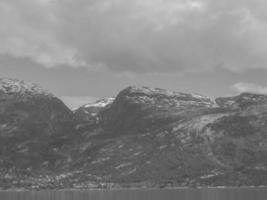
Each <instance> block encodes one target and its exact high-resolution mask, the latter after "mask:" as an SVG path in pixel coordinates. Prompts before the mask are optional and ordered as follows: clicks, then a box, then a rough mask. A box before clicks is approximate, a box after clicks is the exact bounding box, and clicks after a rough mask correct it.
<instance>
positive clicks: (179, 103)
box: [0, 79, 267, 189]
mask: <svg viewBox="0 0 267 200" xmlns="http://www.w3.org/2000/svg"><path fill="white" fill-rule="evenodd" d="M0 80H2V79H0ZM6 82H8V83H7V84H9V87H7V88H10V87H11V88H15V89H11V90H10V89H9V90H7V92H2V93H1V91H2V90H0V99H1V102H2V103H1V102H0V137H1V141H2V143H1V145H0V163H2V165H0V166H2V167H0V187H2V188H3V189H7V188H11V187H18V188H32V189H40V188H49V187H52V188H69V187H71V188H99V187H148V188H151V187H184V186H188V187H196V186H250V185H255V186H256V185H267V181H266V180H267V133H266V130H267V129H266V128H267V95H260V94H252V93H242V94H240V95H237V96H234V97H219V98H216V99H211V98H209V97H206V96H202V95H198V94H188V93H182V92H171V91H168V90H164V89H159V88H150V87H135V86H130V87H127V88H125V89H124V90H122V91H121V92H119V94H118V95H117V96H116V98H114V99H113V98H109V99H102V100H99V101H97V102H96V103H92V104H88V105H84V106H81V107H80V108H78V109H77V110H75V111H74V112H73V111H70V109H68V108H67V107H66V106H65V105H64V103H63V102H62V101H60V100H59V99H58V98H56V97H55V96H54V95H51V94H50V93H49V92H47V91H46V90H45V89H41V87H36V86H35V85H33V84H29V83H25V82H21V81H19V80H12V81H10V80H8V81H6V80H5V81H0V86H2V85H5V84H6ZM13 83H14V84H13ZM26 86H27V87H26ZM4 88H5V87H4ZM36 88H37V89H36ZM10 91H11V92H10ZM21 95H22V96H21ZM7 100H8V101H7ZM37 133H38V134H37ZM12 160H14V161H15V162H14V161H12ZM3 166H6V167H3ZM22 177H23V178H22ZM22 179H23V180H22Z"/></svg>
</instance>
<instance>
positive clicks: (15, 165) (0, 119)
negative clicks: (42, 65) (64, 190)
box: [0, 78, 73, 171]
mask: <svg viewBox="0 0 267 200" xmlns="http://www.w3.org/2000/svg"><path fill="white" fill-rule="evenodd" d="M72 126H73V119H72V113H71V111H70V110H69V109H68V108H67V107H66V106H65V105H64V104H63V103H62V102H61V101H60V100H59V99H58V98H56V97H55V96H53V95H52V94H51V93H50V92H48V91H46V90H45V89H43V88H41V87H40V86H38V85H36V84H32V83H27V82H24V81H20V80H16V79H7V78H2V79H0V168H1V169H8V170H9V171H16V170H29V171H30V170H32V169H38V170H39V169H41V170H44V169H50V168H56V167H58V166H59V165H60V163H61V161H62V159H63V158H64V159H65V155H64V154H62V152H61V151H60V149H62V148H64V146H65V145H66V144H67V143H68V140H69V138H70V136H71V134H72V130H71V129H72ZM64 159H63V160H64Z"/></svg>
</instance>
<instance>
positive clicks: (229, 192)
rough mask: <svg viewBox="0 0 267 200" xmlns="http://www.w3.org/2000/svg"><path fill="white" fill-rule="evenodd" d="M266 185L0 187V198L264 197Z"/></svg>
mask: <svg viewBox="0 0 267 200" xmlns="http://www.w3.org/2000/svg"><path fill="white" fill-rule="evenodd" d="M266 199H267V188H205V189H151V190H142V189H139V190H135V189H129V190H127V189H126V190H62V191H53V190H47V191H2V192H0V200H266Z"/></svg>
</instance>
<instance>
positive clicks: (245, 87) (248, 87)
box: [231, 82, 267, 94]
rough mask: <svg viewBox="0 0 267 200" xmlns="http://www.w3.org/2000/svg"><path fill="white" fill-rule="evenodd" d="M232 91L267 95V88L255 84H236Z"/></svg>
mask: <svg viewBox="0 0 267 200" xmlns="http://www.w3.org/2000/svg"><path fill="white" fill-rule="evenodd" d="M231 89H232V90H234V91H236V92H238V93H243V92H250V93H257V94H267V86H262V85H258V84H255V83H245V82H240V83H236V84H234V85H233V86H232V87H231Z"/></svg>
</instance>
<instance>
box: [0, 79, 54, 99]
mask: <svg viewBox="0 0 267 200" xmlns="http://www.w3.org/2000/svg"><path fill="white" fill-rule="evenodd" d="M0 92H3V93H6V94H13V93H16V94H21V95H27V96H34V95H44V96H48V97H53V96H54V95H53V94H52V93H50V92H49V91H48V90H46V89H44V88H43V87H41V86H39V85H37V84H34V83H30V82H25V81H23V80H18V79H13V78H0Z"/></svg>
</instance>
